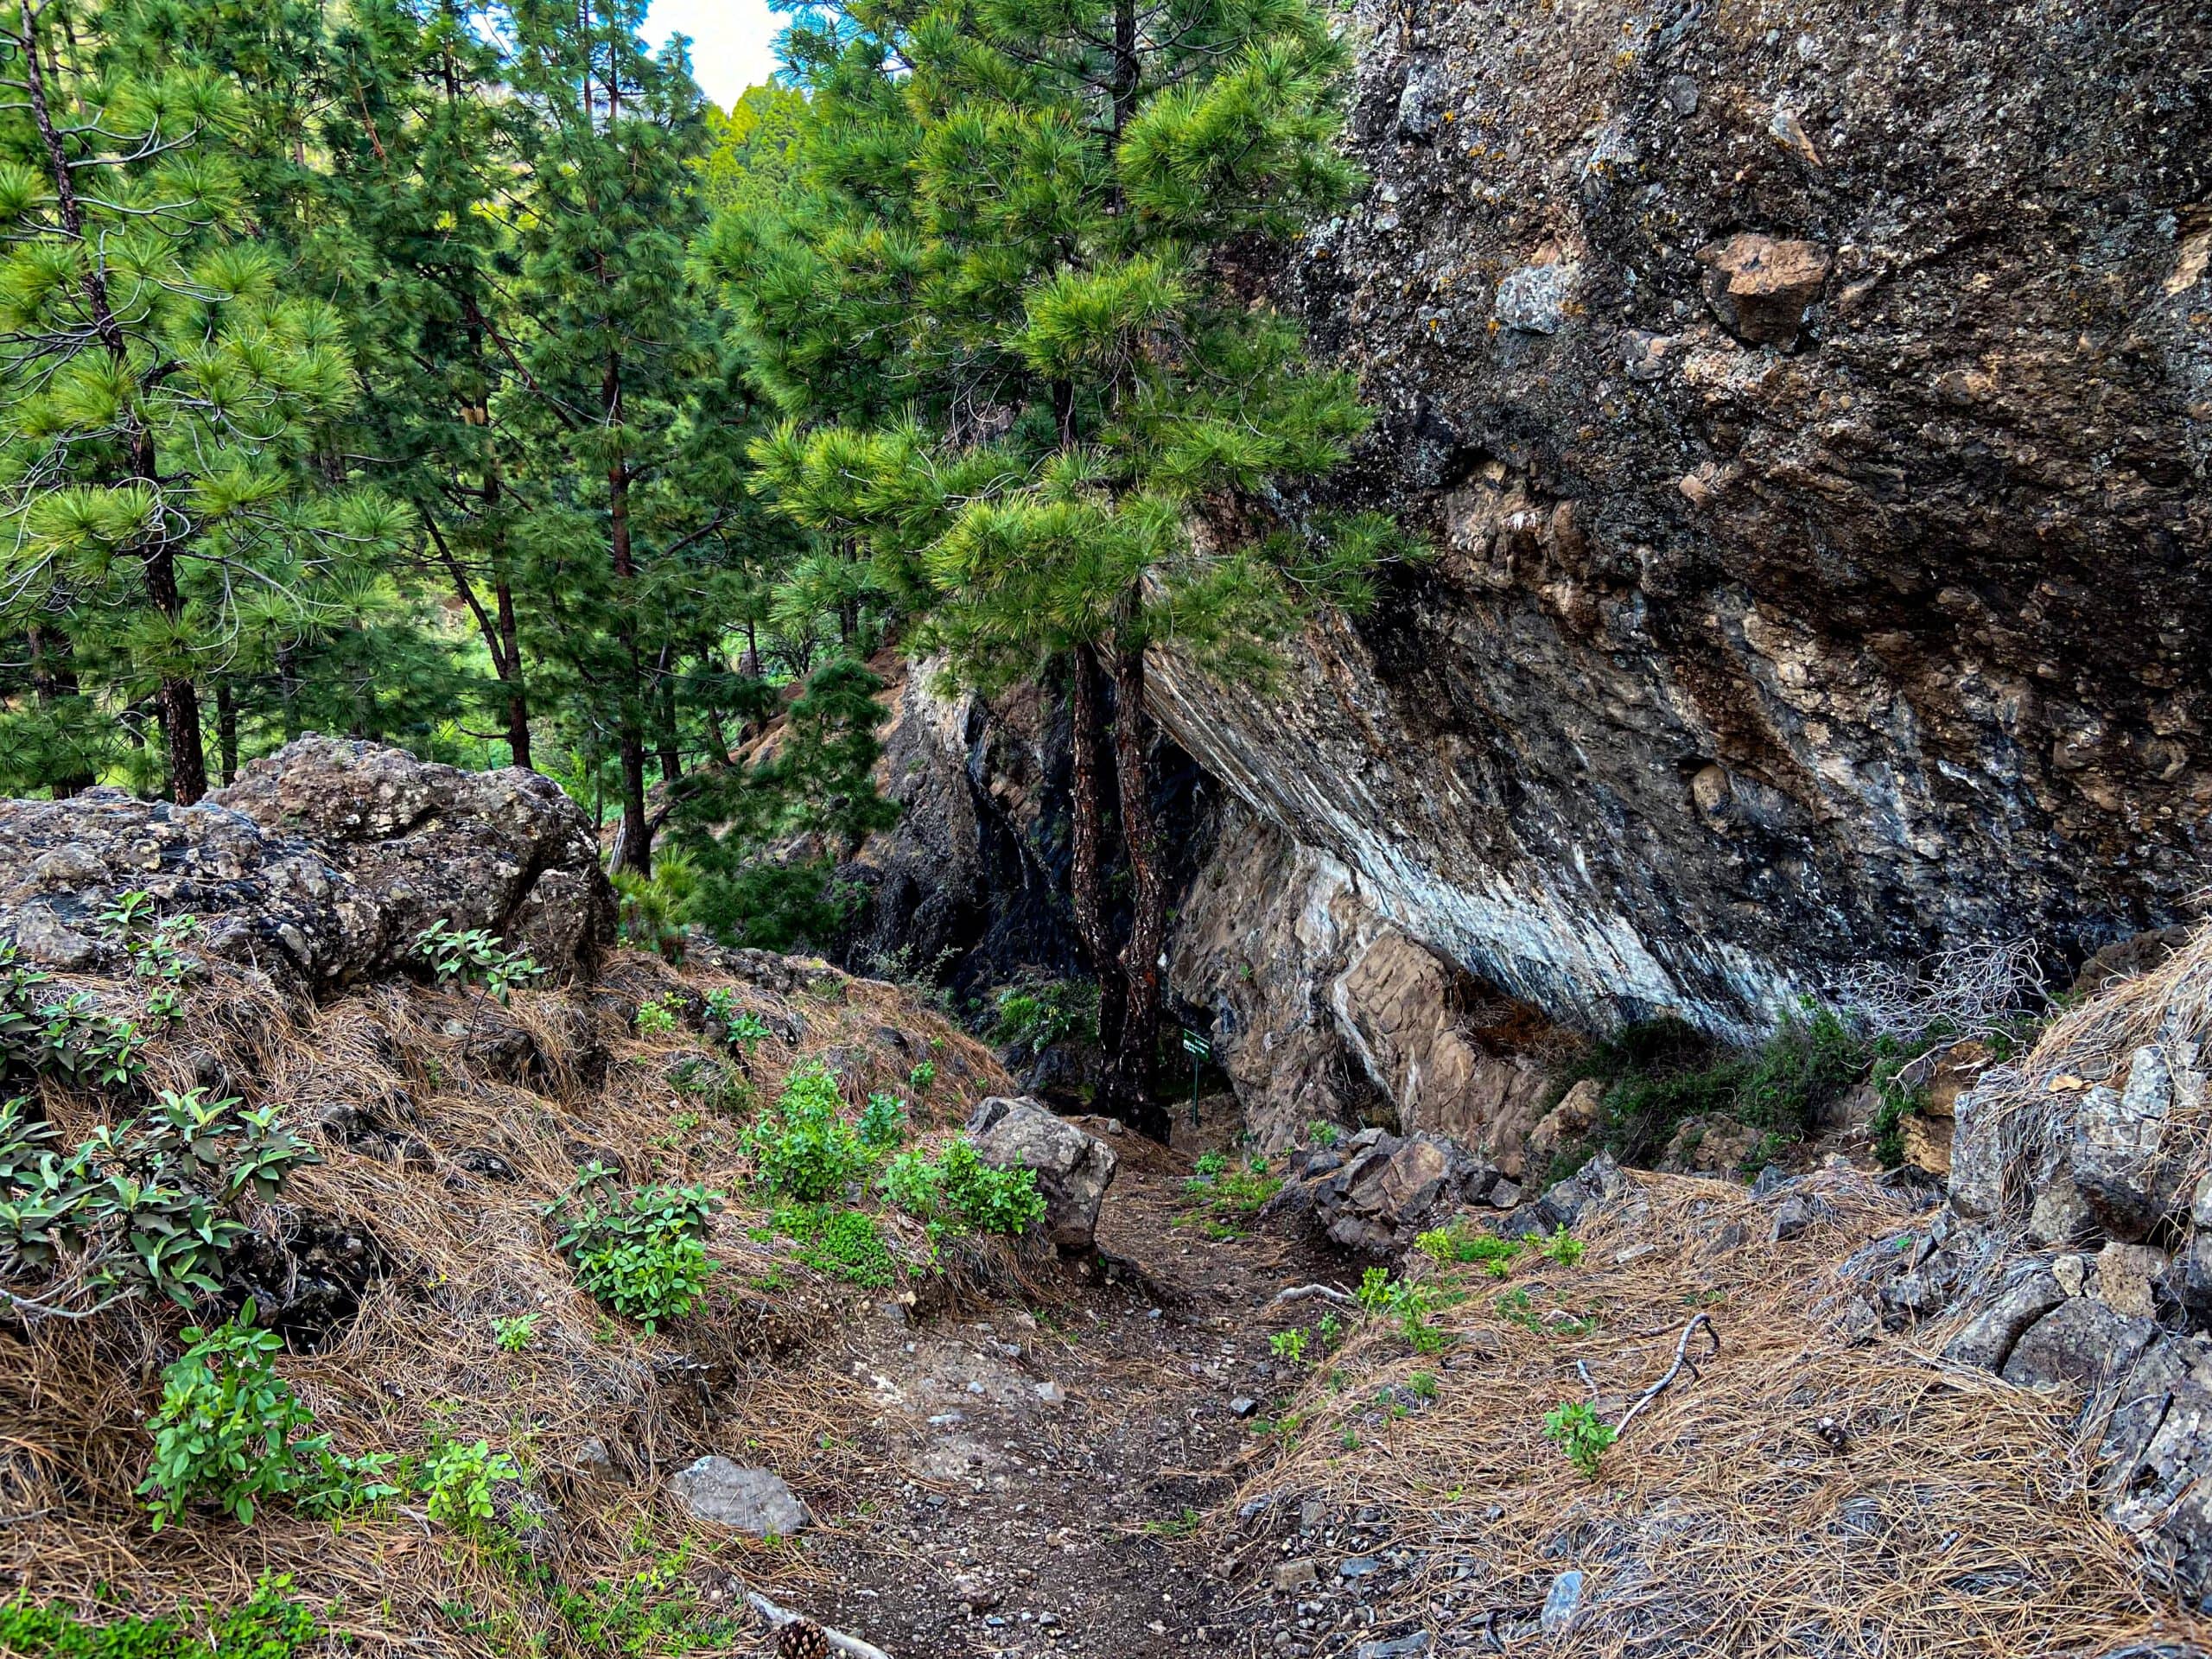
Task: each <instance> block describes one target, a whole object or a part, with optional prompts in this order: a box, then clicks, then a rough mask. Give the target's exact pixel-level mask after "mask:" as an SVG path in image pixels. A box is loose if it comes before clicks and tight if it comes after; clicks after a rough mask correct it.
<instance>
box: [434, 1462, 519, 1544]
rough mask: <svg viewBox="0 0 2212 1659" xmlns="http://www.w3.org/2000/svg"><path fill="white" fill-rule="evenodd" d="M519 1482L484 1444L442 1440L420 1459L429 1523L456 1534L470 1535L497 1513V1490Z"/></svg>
mask: <svg viewBox="0 0 2212 1659" xmlns="http://www.w3.org/2000/svg"><path fill="white" fill-rule="evenodd" d="M521 1478H522V1471H521V1470H520V1469H518V1468H517V1467H516V1466H515V1460H514V1459H512V1458H511V1457H509V1456H508V1455H507V1454H506V1453H505V1452H494V1451H493V1449H492V1446H491V1443H490V1442H489V1441H488V1440H478V1441H476V1442H475V1443H474V1445H467V1446H465V1445H463V1444H462V1443H461V1442H460V1441H459V1440H442V1441H440V1442H438V1443H437V1444H436V1445H435V1446H432V1447H431V1448H430V1452H429V1456H428V1457H426V1458H424V1459H423V1465H422V1469H421V1471H420V1491H422V1494H423V1498H424V1499H425V1500H426V1501H425V1503H424V1504H423V1510H424V1512H425V1513H426V1514H428V1515H429V1517H430V1519H431V1520H433V1521H435V1522H439V1523H440V1524H442V1525H444V1526H448V1527H451V1528H452V1529H454V1531H456V1532H474V1531H476V1530H478V1529H480V1528H481V1527H482V1526H483V1525H484V1524H485V1522H488V1521H490V1520H491V1519H492V1518H493V1516H495V1515H496V1514H497V1513H498V1502H497V1498H496V1496H495V1494H496V1492H497V1489H498V1488H499V1486H501V1485H502V1484H505V1483H507V1482H510V1481H518V1480H520V1479H521Z"/></svg>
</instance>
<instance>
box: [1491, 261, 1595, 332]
mask: <svg viewBox="0 0 2212 1659" xmlns="http://www.w3.org/2000/svg"><path fill="white" fill-rule="evenodd" d="M1581 280H1582V267H1581V266H1580V265H1578V264H1572V263H1569V264H1560V265H1524V266H1522V268H1521V269H1520V270H1516V271H1512V272H1510V273H1509V274H1508V275H1507V276H1506V277H1505V279H1504V280H1503V282H1501V283H1498V285H1497V300H1496V302H1494V303H1493V304H1492V306H1491V313H1492V315H1495V316H1496V317H1497V320H1498V321H1500V322H1502V323H1503V324H1504V325H1505V326H1506V327H1508V328H1518V329H1519V330H1520V331H1521V332H1522V334H1557V333H1559V331H1560V329H1561V328H1563V327H1566V326H1567V307H1568V305H1569V304H1570V303H1572V302H1573V299H1574V296H1575V292H1576V290H1577V289H1578V288H1579V287H1580V284H1581Z"/></svg>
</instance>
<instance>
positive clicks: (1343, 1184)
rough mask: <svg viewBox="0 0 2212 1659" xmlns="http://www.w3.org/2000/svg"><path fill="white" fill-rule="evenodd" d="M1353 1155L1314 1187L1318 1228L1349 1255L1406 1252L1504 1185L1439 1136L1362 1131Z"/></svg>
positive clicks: (1493, 1171)
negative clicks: (1451, 1214) (1450, 1216)
mask: <svg viewBox="0 0 2212 1659" xmlns="http://www.w3.org/2000/svg"><path fill="white" fill-rule="evenodd" d="M1370 1137H1371V1138H1370ZM1362 1143H1364V1144H1362ZM1348 1151H1349V1153H1350V1156H1349V1157H1348V1158H1347V1160H1346V1161H1345V1162H1344V1165H1343V1166H1342V1167H1341V1168H1338V1169H1337V1170H1335V1171H1333V1172H1332V1173H1329V1174H1328V1175H1326V1176H1325V1177H1324V1178H1323V1179H1321V1180H1319V1182H1316V1183H1312V1184H1311V1185H1312V1192H1313V1218H1314V1221H1315V1223H1316V1224H1318V1225H1319V1227H1320V1229H1321V1230H1322V1231H1323V1232H1325V1234H1326V1235H1327V1236H1328V1237H1329V1238H1330V1239H1331V1240H1332V1241H1333V1242H1334V1243H1338V1244H1340V1245H1342V1246H1344V1248H1345V1249H1352V1250H1363V1251H1366V1252H1368V1253H1369V1254H1371V1255H1386V1254H1388V1253H1389V1252H1390V1251H1392V1250H1394V1249H1402V1248H1403V1247H1404V1246H1406V1245H1408V1244H1410V1243H1412V1242H1413V1239H1414V1236H1415V1235H1416V1234H1418V1233H1419V1232H1421V1230H1423V1229H1425V1228H1427V1227H1429V1226H1431V1225H1433V1224H1435V1223H1436V1222H1437V1221H1439V1220H1440V1219H1441V1218H1442V1217H1443V1216H1444V1214H1445V1213H1446V1212H1447V1211H1451V1210H1452V1209H1455V1208H1457V1207H1458V1206H1459V1205H1463V1204H1468V1203H1476V1202H1481V1201H1482V1200H1483V1199H1484V1198H1485V1197H1486V1196H1487V1195H1488V1194H1490V1193H1491V1192H1493V1191H1495V1189H1496V1188H1497V1185H1498V1173H1497V1169H1496V1168H1495V1167H1493V1166H1491V1165H1489V1164H1486V1163H1484V1162H1482V1161H1481V1160H1478V1159H1477V1158H1475V1157H1474V1156H1472V1155H1471V1154H1469V1153H1468V1152H1467V1150H1466V1149H1465V1147H1461V1146H1460V1145H1459V1143H1458V1142H1457V1141H1447V1140H1446V1139H1444V1138H1443V1137H1442V1136H1440V1135H1406V1136H1403V1137H1400V1136H1397V1135H1386V1134H1383V1133H1381V1132H1379V1131H1363V1133H1362V1134H1360V1135H1356V1136H1354V1137H1353V1141H1352V1144H1351V1147H1349V1148H1348Z"/></svg>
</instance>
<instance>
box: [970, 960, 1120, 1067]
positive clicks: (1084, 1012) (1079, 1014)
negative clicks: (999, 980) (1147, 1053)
mask: <svg viewBox="0 0 2212 1659" xmlns="http://www.w3.org/2000/svg"><path fill="white" fill-rule="evenodd" d="M988 1038H989V1040H990V1041H991V1042H993V1043H994V1044H995V1045H997V1046H999V1047H1001V1048H1004V1049H1006V1050H1007V1051H1009V1052H1012V1053H1013V1054H1014V1055H1016V1056H1017V1057H1021V1056H1027V1057H1028V1058H1035V1057H1036V1056H1038V1055H1039V1054H1041V1053H1043V1052H1045V1051H1046V1049H1048V1048H1050V1047H1052V1046H1053V1045H1054V1044H1056V1043H1065V1042H1076V1043H1090V1042H1096V1041H1097V1039H1098V987H1097V986H1096V985H1094V984H1092V983H1090V982H1088V981H1076V980H1065V979H1052V980H1020V981H1017V982H1015V983H1014V984H1012V985H1008V986H1007V987H1006V988H1003V989H1002V990H1001V991H1000V992H999V994H998V995H997V996H996V997H995V999H994V1000H993V1002H992V1005H991V1023H990V1027H989V1030H988Z"/></svg>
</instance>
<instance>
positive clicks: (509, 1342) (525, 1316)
mask: <svg viewBox="0 0 2212 1659" xmlns="http://www.w3.org/2000/svg"><path fill="white" fill-rule="evenodd" d="M537 1319H538V1316H537V1314H535V1313H518V1314H516V1315H515V1317H514V1318H512V1319H493V1321H492V1340H493V1342H494V1343H496V1344H498V1345H499V1351H500V1352H501V1353H503V1354H519V1353H523V1352H524V1351H527V1350H528V1349H529V1347H530V1345H531V1343H533V1342H535V1341H536V1340H537Z"/></svg>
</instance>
